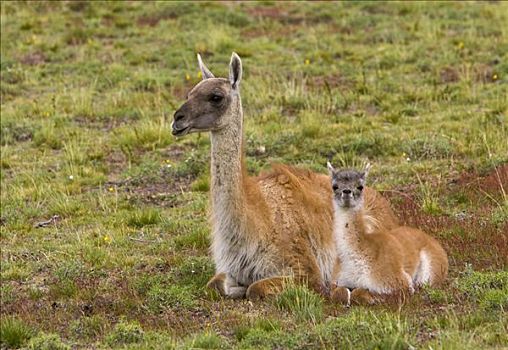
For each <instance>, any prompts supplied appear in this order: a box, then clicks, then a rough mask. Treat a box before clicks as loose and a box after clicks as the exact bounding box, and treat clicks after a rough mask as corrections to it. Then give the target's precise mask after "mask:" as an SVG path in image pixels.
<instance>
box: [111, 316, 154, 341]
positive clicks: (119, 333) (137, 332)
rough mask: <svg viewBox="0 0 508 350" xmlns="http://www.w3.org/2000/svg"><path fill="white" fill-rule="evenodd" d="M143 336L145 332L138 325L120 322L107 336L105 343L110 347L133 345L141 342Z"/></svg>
mask: <svg viewBox="0 0 508 350" xmlns="http://www.w3.org/2000/svg"><path fill="white" fill-rule="evenodd" d="M144 335H145V332H144V331H143V329H142V328H141V326H140V325H139V323H137V322H128V321H126V320H121V321H120V322H119V323H117V324H116V326H115V328H114V329H113V332H112V333H111V334H110V335H108V337H107V339H106V342H107V343H108V344H109V345H110V346H115V345H126V344H134V343H139V342H141V341H143V338H144Z"/></svg>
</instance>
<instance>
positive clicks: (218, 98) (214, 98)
mask: <svg viewBox="0 0 508 350" xmlns="http://www.w3.org/2000/svg"><path fill="white" fill-rule="evenodd" d="M223 98H224V97H222V96H221V95H216V94H213V95H212V96H210V101H212V102H220V101H222V99H223Z"/></svg>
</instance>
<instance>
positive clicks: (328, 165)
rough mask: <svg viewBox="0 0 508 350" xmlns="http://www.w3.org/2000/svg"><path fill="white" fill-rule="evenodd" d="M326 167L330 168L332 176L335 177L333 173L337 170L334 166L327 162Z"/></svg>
mask: <svg viewBox="0 0 508 350" xmlns="http://www.w3.org/2000/svg"><path fill="white" fill-rule="evenodd" d="M326 167H327V168H328V171H329V172H330V175H333V173H334V172H335V168H334V167H333V166H332V164H331V163H330V162H326Z"/></svg>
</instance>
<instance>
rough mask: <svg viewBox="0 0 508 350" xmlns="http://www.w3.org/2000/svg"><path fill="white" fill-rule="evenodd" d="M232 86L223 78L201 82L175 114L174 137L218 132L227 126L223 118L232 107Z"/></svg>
mask: <svg viewBox="0 0 508 350" xmlns="http://www.w3.org/2000/svg"><path fill="white" fill-rule="evenodd" d="M231 92H232V89H231V84H230V82H229V80H227V79H223V78H210V79H206V80H203V81H201V82H200V83H199V84H197V85H196V86H195V87H194V88H193V89H192V90H191V91H190V92H189V94H188V97H187V101H186V102H185V103H184V104H183V105H182V106H181V107H180V108H179V109H178V110H177V111H176V112H175V114H174V119H173V125H172V128H173V131H172V132H173V135H176V136H184V135H186V134H188V133H191V132H202V131H212V130H218V129H221V128H222V127H224V126H225V124H226V121H224V120H223V118H222V116H223V115H224V114H225V113H226V112H227V110H228V108H229V107H230V105H231V99H232V98H231Z"/></svg>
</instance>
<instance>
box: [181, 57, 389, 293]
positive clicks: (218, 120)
mask: <svg viewBox="0 0 508 350" xmlns="http://www.w3.org/2000/svg"><path fill="white" fill-rule="evenodd" d="M199 61H200V67H201V70H202V72H203V76H204V77H205V78H206V79H205V80H203V81H202V82H201V83H199V84H198V85H197V86H196V87H194V89H193V90H192V91H191V92H190V93H189V99H188V101H187V102H186V103H185V104H184V105H183V106H182V107H181V108H180V109H179V110H178V111H176V112H175V120H174V122H173V126H172V127H173V133H174V134H175V135H181V136H183V135H185V134H186V133H189V132H195V131H211V145H212V147H211V176H212V181H211V202H212V203H211V204H212V208H211V223H212V247H211V250H212V254H213V258H214V261H215V266H216V271H217V275H216V276H214V277H213V278H212V279H211V280H210V282H209V283H208V286H209V287H211V288H215V289H216V290H217V291H219V292H220V293H221V294H222V295H226V296H229V297H240V296H243V295H244V294H246V295H247V296H248V297H251V298H259V297H263V296H266V295H270V294H273V293H276V292H277V291H279V290H280V289H281V288H282V287H283V284H284V283H282V282H283V281H286V280H287V279H288V278H294V279H295V280H296V281H297V282H299V283H306V284H308V285H309V286H310V287H311V288H313V289H315V290H316V291H319V292H321V291H323V290H324V289H326V288H327V287H329V286H330V284H331V282H332V270H333V267H334V265H335V256H336V255H335V241H334V237H333V230H332V227H333V209H332V205H331V203H330V201H329V200H328V198H330V196H331V190H330V188H329V187H330V186H329V182H330V179H329V177H328V176H326V175H322V174H315V173H312V172H310V171H306V170H301V169H296V168H292V167H289V166H285V165H274V166H273V171H272V172H270V173H267V174H262V175H260V176H258V177H249V176H248V175H247V171H246V167H245V162H244V160H243V150H242V143H243V110H242V104H241V98H240V91H239V84H240V79H241V61H240V59H239V57H238V56H237V55H236V54H233V56H232V59H231V64H230V80H229V81H228V80H227V79H222V78H214V77H213V75H212V74H211V72H210V71H209V70H208V69H207V68H206V67H205V66H204V64H203V63H202V61H201V60H199ZM229 82H230V83H231V84H229ZM217 93H218V94H220V95H221V96H223V98H222V99H221V100H220V102H211V101H212V98H213V97H214V96H213V94H217ZM371 197H372V198H371ZM367 198H368V200H370V201H371V202H372V203H371V204H372V210H371V211H369V215H371V216H372V217H373V218H374V221H376V222H378V221H379V222H387V223H393V222H396V218H395V216H394V215H393V213H392V212H391V209H390V208H389V206H388V204H387V202H386V201H385V200H384V199H383V198H382V197H381V196H380V195H379V194H377V193H376V192H375V191H369V194H368V195H367Z"/></svg>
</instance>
